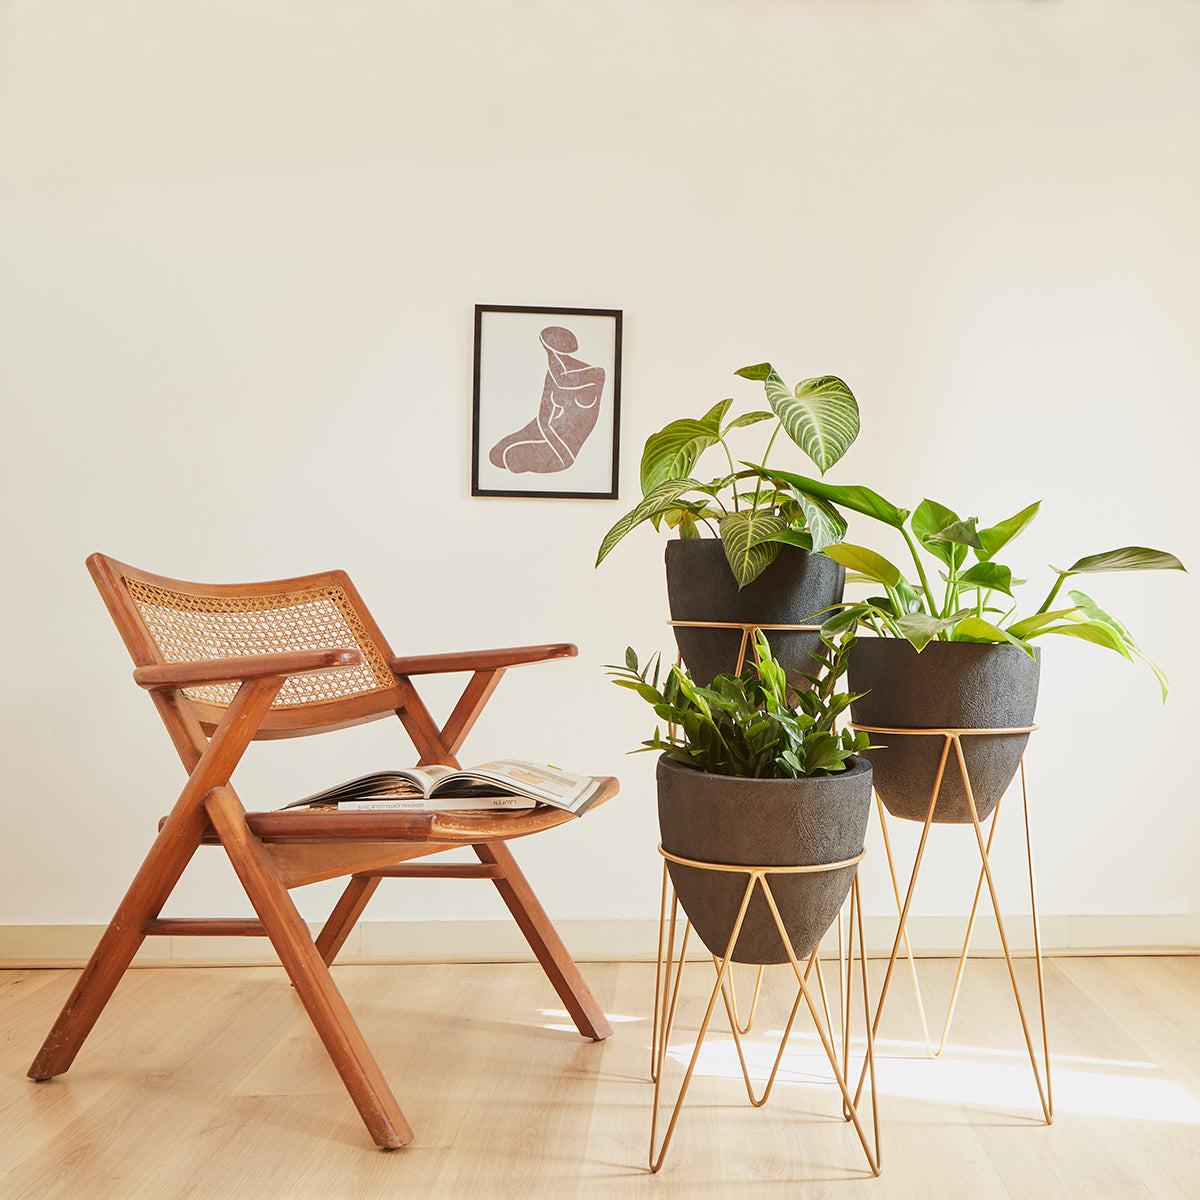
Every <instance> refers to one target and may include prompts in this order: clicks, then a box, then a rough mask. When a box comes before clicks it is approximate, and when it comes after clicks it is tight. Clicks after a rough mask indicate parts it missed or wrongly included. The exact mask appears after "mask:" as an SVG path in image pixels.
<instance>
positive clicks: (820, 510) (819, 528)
mask: <svg viewBox="0 0 1200 1200" xmlns="http://www.w3.org/2000/svg"><path fill="white" fill-rule="evenodd" d="M796 499H797V501H798V503H799V505H800V507H801V508H802V509H803V510H804V520H805V524H806V525H807V526H808V530H809V533H810V534H811V535H812V548H813V549H814V550H824V549H825V547H826V546H832V545H833V544H834V543H835V542H840V541H841V540H842V538H844V537H845V536H846V520H845V518H844V517H843V516H842V514H841V513H839V512H838V510H837V509H836V508H834V507H833V505H832V504H830V503H829V502H828V501H825V500H819V499H817V497H816V496H806V495H805V494H804V493H803V492H797V493H796Z"/></svg>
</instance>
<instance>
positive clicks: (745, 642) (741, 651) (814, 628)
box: [667, 621, 821, 675]
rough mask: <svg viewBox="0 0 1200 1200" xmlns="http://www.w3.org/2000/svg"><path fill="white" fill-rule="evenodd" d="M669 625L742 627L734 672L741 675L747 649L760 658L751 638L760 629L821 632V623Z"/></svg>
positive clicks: (684, 625) (682, 624)
mask: <svg viewBox="0 0 1200 1200" xmlns="http://www.w3.org/2000/svg"><path fill="white" fill-rule="evenodd" d="M667 624H668V625H672V626H675V625H678V626H680V627H681V628H684V629H740V630H741V631H742V644H741V646H739V647H738V656H737V666H736V667H734V669H733V674H735V675H740V674H741V673H742V668H743V667H744V666H745V665H746V651H747V650H748V649H749V650H753V651H754V657H755V659H756V660H757V659H758V650H757V648H756V647H755V645H754V642H753V640H752V639H751V634H754V633H758V632H760V631H762V632H766V631H768V630H775V629H782V630H784V631H785V632H787V633H820V632H821V626H820V625H769V624H768V625H764V624H762V623H761V622H759V621H668V622H667ZM675 661H676V663H679V662H682V661H683V655H682V652H681V653H680V654H679V655H677V656H676V658H675Z"/></svg>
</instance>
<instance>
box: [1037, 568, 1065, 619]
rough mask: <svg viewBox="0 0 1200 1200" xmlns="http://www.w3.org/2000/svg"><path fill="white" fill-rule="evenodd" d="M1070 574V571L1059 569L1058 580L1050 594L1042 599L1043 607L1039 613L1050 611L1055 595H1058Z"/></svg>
mask: <svg viewBox="0 0 1200 1200" xmlns="http://www.w3.org/2000/svg"><path fill="white" fill-rule="evenodd" d="M1069 574H1070V572H1069V571H1059V573H1058V581H1057V582H1056V583H1055V585H1054V586H1053V587H1052V588H1051V589H1050V595H1048V596H1047V597H1046V599H1045V600H1043V601H1042V607H1041V608H1039V609H1038V613H1044V612H1049V611H1050V605H1051V604H1053V603H1054V597H1055V596H1057V595H1058V590H1059V588H1061V587H1062V585H1063V584H1064V583H1065V582H1066V578H1067V576H1068V575H1069ZM1034 615H1035V616H1036V615H1037V613H1035V614H1034Z"/></svg>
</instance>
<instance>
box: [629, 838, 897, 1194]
mask: <svg viewBox="0 0 1200 1200" xmlns="http://www.w3.org/2000/svg"><path fill="white" fill-rule="evenodd" d="M859 857H860V858H861V855H860V856H859ZM681 861H686V860H681ZM853 861H855V862H857V859H856V860H853ZM689 865H692V866H698V867H701V868H702V869H704V867H705V866H706V864H701V863H690V864H689ZM834 865H835V866H836V865H838V864H834ZM708 867H709V869H714V870H726V871H728V870H741V871H744V872H745V874H746V875H747V876H748V878H747V881H746V889H745V891H744V893H743V895H742V899H741V905H740V907H739V909H738V914H737V918H736V920H735V921H734V924H733V929H732V932H731V933H730V935H729V941H728V943H727V945H726V947H725V951H724V954H723V955H722V956H721V957H720V959H717V958H716V957H715V956H714V966H715V968H716V980H715V982H714V984H713V988H712V992H711V994H710V996H709V1000H708V1005H707V1007H706V1009H705V1012H704V1018H703V1020H702V1021H701V1024H700V1029H699V1032H698V1033H697V1035H696V1043H695V1046H694V1047H693V1049H692V1054H691V1057H690V1059H689V1061H688V1065H687V1067H686V1069H685V1071H684V1076H683V1081H682V1083H681V1084H680V1087H679V1092H678V1095H677V1097H676V1100H675V1103H674V1106H673V1108H672V1111H671V1115H670V1119H669V1122H668V1124H667V1127H666V1130H665V1132H664V1134H663V1137H662V1141H661V1144H660V1143H659V1140H658V1129H659V1119H660V1108H661V1093H662V1084H663V1072H664V1067H665V1063H666V1052H667V1046H668V1043H669V1041H670V1035H671V1029H672V1025H673V1023H674V1018H675V1011H676V1005H677V1001H678V996H679V987H680V980H681V978H682V973H683V965H684V958H685V954H686V945H687V935H688V933H689V932H690V928H691V925H690V922H689V923H687V925H686V927H685V930H684V934H683V939H682V944H681V948H680V952H679V957H678V960H676V959H675V940H676V928H677V920H676V916H677V903H678V901H677V899H676V898H675V896H674V889H671V894H672V899H671V904H670V906H669V907H670V916H669V917H668V904H667V899H666V894H667V889H668V887H669V877H665V878H664V886H663V903H662V907H661V909H660V935H659V964H658V971H657V973H656V981H655V1023H654V1033H653V1041H654V1046H653V1050H652V1056H653V1069H652V1078H653V1080H654V1110H653V1113H652V1117H651V1125H650V1155H649V1165H650V1170H651V1171H652V1172H657V1171H658V1170H659V1169H660V1168H661V1166H662V1164H663V1160H664V1159H665V1157H666V1154H667V1149H668V1147H669V1146H670V1143H671V1139H672V1137H673V1135H674V1132H675V1127H676V1124H677V1122H678V1120H679V1114H680V1112H681V1110H682V1108H683V1102H684V1099H685V1098H686V1096H687V1092H688V1088H689V1086H690V1084H691V1081H692V1076H693V1074H694V1073H695V1069H696V1064H697V1062H698V1061H699V1058H700V1051H701V1049H702V1046H703V1043H704V1038H705V1037H706V1036H707V1034H708V1030H709V1026H710V1024H711V1022H712V1017H713V1012H714V1010H715V1008H716V1004H717V999H718V997H720V998H722V999H723V1001H724V1004H725V1010H726V1015H727V1016H728V1017H729V1022H730V1029H731V1031H732V1033H733V1037H734V1043H735V1045H736V1047H737V1053H738V1060H739V1062H740V1064H741V1069H742V1076H743V1080H744V1082H745V1084H746V1090H747V1094H748V1095H749V1098H750V1103H751V1104H752V1105H754V1107H756V1108H757V1107H761V1106H762V1105H763V1104H765V1103H766V1102H767V1100H768V1098H769V1097H770V1094H771V1089H772V1088H773V1086H774V1084H775V1080H776V1078H777V1076H778V1072H779V1067H780V1064H781V1063H782V1061H783V1054H784V1051H785V1050H786V1048H787V1044H788V1040H789V1038H790V1036H791V1032H792V1027H793V1025H794V1023H795V1020H796V1016H797V1014H798V1013H799V1010H800V1006H801V1004H802V1003H803V1004H805V1005H806V1006H807V1008H808V1011H809V1014H810V1016H811V1017H812V1020H813V1025H814V1027H815V1028H816V1031H817V1036H818V1038H819V1039H820V1042H821V1045H822V1048H823V1049H824V1051H825V1055H826V1058H827V1059H828V1060H829V1065H830V1068H831V1069H832V1071H833V1075H834V1078H835V1080H836V1081H837V1084H838V1089H839V1091H840V1093H841V1109H842V1116H843V1119H845V1120H847V1121H849V1122H852V1123H853V1125H854V1128H855V1132H856V1133H857V1135H858V1139H859V1142H860V1144H861V1145H862V1148H863V1153H864V1154H865V1155H866V1158H867V1163H868V1165H869V1166H870V1168H871V1172H872V1174H873V1175H878V1174H879V1170H880V1142H879V1116H878V1103H877V1099H876V1088H875V1058H874V1044H873V1039H872V1032H871V1013H870V996H869V993H868V988H867V973H866V944H865V941H864V938H863V927H862V907H861V903H860V901H859V892H858V877H857V874H856V875H855V878H854V880H853V882H852V884H851V899H850V921H851V926H852V932H851V937H849V938H847V960H846V961H847V970H846V975H845V983H844V985H843V987H842V992H843V996H842V997H840V1007H839V1016H840V1015H841V1013H843V1012H844V1013H845V1014H846V1018H847V1019H846V1020H844V1021H842V1022H840V1023H841V1025H842V1029H841V1030H840V1031H839V1032H840V1036H841V1041H842V1046H841V1051H842V1061H841V1064H840V1066H839V1062H838V1053H837V1050H838V1047H837V1044H836V1041H837V1038H836V1036H835V1034H834V1030H833V1026H832V1023H831V1022H830V1020H829V1005H828V1000H827V997H826V992H825V985H824V982H823V980H822V978H821V966H820V961H819V959H818V952H817V951H816V950H814V951H813V953H812V955H810V956H809V958H808V960H807V962H806V964H805V965H803V966H802V965H801V963H800V962H799V961H798V960H797V958H796V955H795V952H794V950H793V948H792V945H791V942H790V940H789V938H788V936H787V933H786V928H785V926H784V922H783V918H782V917H781V915H780V913H779V909H778V906H777V905H776V903H775V897H774V895H773V893H772V891H771V887H770V884H769V882H768V880H767V878H766V876H767V875H768V873H771V872H772V868H750V867H747V868H730V867H724V866H718V865H716V864H708ZM790 869H791V870H795V869H797V868H790ZM798 869H801V870H803V869H806V868H798ZM807 869H813V868H807ZM665 870H666V867H665V864H664V871H665ZM773 870H774V871H780V870H783V871H787V870H789V868H774V869H773ZM755 887H760V888H761V889H762V892H763V895H764V896H765V898H766V900H767V904H768V905H769V907H770V910H771V914H772V917H773V919H774V921H775V926H776V929H777V931H778V932H779V936H780V938H781V939H782V941H783V944H784V946H785V948H786V950H787V955H788V959H789V961H790V963H791V966H792V970H793V973H794V975H795V977H796V982H797V985H798V991H797V995H796V1000H795V1002H794V1004H793V1005H792V1010H791V1014H790V1015H789V1017H788V1021H787V1025H786V1027H785V1029H784V1032H783V1036H782V1038H781V1040H780V1044H779V1049H778V1051H777V1052H776V1055H775V1061H774V1064H773V1065H772V1068H771V1072H770V1075H769V1077H768V1079H767V1082H766V1085H765V1087H764V1090H763V1093H762V1096H761V1097H756V1096H755V1095H754V1087H753V1083H752V1081H751V1079H750V1072H749V1068H748V1066H747V1063H746V1058H745V1053H744V1050H743V1046H742V1036H743V1033H744V1032H745V1031H744V1030H742V1029H741V1024H740V1021H739V1020H738V1017H737V1012H736V1008H735V1002H734V999H733V995H732V992H731V990H730V988H729V986H728V984H729V979H730V969H731V964H732V960H733V952H734V947H735V946H736V945H737V940H738V936H739V935H740V933H741V930H742V926H743V924H744V922H745V919H746V913H747V911H748V909H749V907H750V901H751V898H752V896H753V894H754V889H755ZM839 920H840V918H839ZM856 920H857V935H858V956H859V968H860V975H861V988H862V997H863V1022H864V1028H865V1031H866V1052H865V1056H864V1060H863V1079H864V1080H865V1078H866V1077H867V1075H868V1073H869V1076H870V1081H871V1127H872V1138H870V1139H869V1138H868V1135H867V1131H866V1129H865V1128H864V1126H863V1122H862V1119H861V1118H860V1116H859V1113H858V1110H857V1107H856V1103H857V1101H856V1099H855V1098H852V1097H851V1095H850V1089H849V1083H848V1080H849V1078H850V1056H849V1052H850V1043H849V1019H848V1017H849V1013H850V1004H851V999H850V992H851V982H852V978H853V974H852V970H851V967H852V956H853V949H852V945H851V942H852V937H853V927H854V925H855V922H856ZM664 929H665V931H666V932H665V935H664V932H663V931H664ZM841 968H842V958H841V944H840V926H839V949H838V969H839V976H840V975H841ZM814 972H815V974H816V977H817V982H818V988H819V991H820V994H821V1004H820V1006H819V1007H818V1005H817V1003H816V1002H815V1001H814V999H813V997H812V994H811V991H810V989H809V986H808V980H809V977H810V974H812V973H814ZM672 976H673V977H674V984H673V986H672ZM748 1028H749V1026H748V1025H747V1029H748ZM861 1086H862V1083H861V1082H860V1090H861Z"/></svg>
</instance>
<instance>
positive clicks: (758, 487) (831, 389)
mask: <svg viewBox="0 0 1200 1200" xmlns="http://www.w3.org/2000/svg"><path fill="white" fill-rule="evenodd" d="M735 374H737V375H739V376H741V377H742V378H743V379H752V380H759V381H761V382H762V384H763V387H764V389H765V391H766V396H767V402H768V404H769V405H770V406H771V411H770V412H762V411H756V412H748V413H743V414H742V415H741V416H737V417H732V418H729V410H730V407H731V405H732V404H733V400H732V399H727V400H722V401H721V402H720V403H718V404H715V405H714V406H713V407H712V408H710V409H709V410H708V412H707V413H705V414H704V416H702V417H700V418H698V419H696V420H692V419H684V420H679V421H672V422H671V423H670V424H669V425H667V426H665V427H664V428H663V429H660V430H659V431H658V432H657V433H654V434H651V435H650V437H649V438H647V439H646V445H645V448H644V449H643V451H642V463H641V486H642V496H643V498H642V500H641V501H640V502H639V503H638V504H637V506H636V507H635V508H633V509H632V511H630V512H628V513H626V514H625V516H623V517H622V518H621V519H620V520H619V521H618V522H617V523H616V524H615V525H614V526H613V527H612V528H611V529H610V530H609V531H608V533H606V534H605V535H604V540H603V541H602V542H601V543H600V550H599V553H598V554H597V557H596V565H597V566H599V565H600V563H601V562H603V561H604V559H605V557H606V556H607V555H608V553H609V552H610V551H611V550H612V548H613V547H614V546H615V545H616V544H617V543H618V542H619V541H620V540H621V539H622V538H623V537H624V536H625V535H626V534H627V533H628V532H629V531H630V530H631V529H634V528H636V527H637V526H638V525H641V524H642V523H643V522H645V521H649V522H651V523H652V524H653V525H654V527H655V528H656V529H658V528H660V527H661V526H662V525H664V524H665V525H666V526H667V527H668V528H673V529H678V531H679V536H680V537H683V538H698V537H700V536H701V530H702V529H707V530H709V531H710V532H711V533H713V534H715V535H716V536H718V537H719V538H720V539H721V542H722V544H723V545H724V548H725V557H726V559H727V561H728V563H729V568H730V570H731V571H732V572H733V575H734V578H735V579H736V580H737V582H738V586H739V587H745V586H746V584H747V583H750V582H751V581H752V580H754V579H756V578H757V577H758V576H759V575H760V574H761V573H762V572H763V571H764V570H765V569H766V567H767V566H768V565H769V564H770V563H771V562H772V561H773V560H774V558H775V556H776V555H777V554H778V553H779V548H780V546H782V545H792V546H801V547H803V548H804V549H807V550H812V549H818V550H819V549H820V548H821V545H823V544H824V543H825V542H827V541H828V540H829V530H828V520H829V516H828V506H826V505H823V504H820V503H819V502H817V501H816V500H814V499H813V498H811V497H810V495H809V494H808V493H807V492H806V491H804V490H797V489H796V488H795V487H793V486H791V485H789V484H788V483H787V482H785V481H784V478H783V477H782V476H781V475H780V474H779V473H778V472H775V471H773V470H771V469H768V468H767V467H766V466H765V465H758V466H755V467H751V466H749V465H747V464H746V463H741V464H740V465H739V464H735V461H734V455H733V450H732V449H731V446H730V442H729V435H730V434H732V433H733V432H734V430H737V429H744V428H747V427H749V426H751V425H758V424H760V423H761V422H763V421H772V420H774V421H775V426H774V428H773V429H772V430H771V432H770V436H769V439H768V441H767V446H766V450H765V451H764V453H763V455H762V459H763V464H765V462H766V460H767V459H768V458H769V457H770V454H771V451H772V449H773V448H774V446H775V444H776V442H777V441H778V440H779V439H780V434H783V435H784V440H785V441H790V442H791V443H792V444H793V445H795V446H797V447H799V449H800V450H802V451H803V452H804V453H805V454H806V455H807V456H808V458H809V459H810V460H811V461H812V462H813V464H814V465H815V466H816V467H817V469H818V471H820V473H821V474H822V475H824V473H825V472H826V471H827V470H829V468H830V467H832V466H833V465H834V463H836V462H837V461H838V460H839V459H840V458H841V457H842V455H844V454H845V453H846V451H847V450H849V448H850V446H851V444H852V443H853V442H854V439H855V438H856V437H857V436H858V403H857V402H856V400H855V399H854V395H853V393H852V392H851V391H850V389H849V387H847V386H846V384H845V383H844V382H843V381H842V380H841V379H839V378H837V376H835V375H821V376H818V377H816V378H813V379H805V380H803V381H802V382H801V383H799V384H797V385H796V387H795V389H789V388H788V386H787V385H786V384H785V383H784V382H783V380H782V379H781V378H780V376H779V374H778V373H777V372H776V370H775V369H774V367H772V366H771V364H770V363H758V364H757V365H755V366H751V367H742V369H741V370H740V371H736V372H735ZM727 418H728V419H727ZM716 446H719V447H720V448H721V453H722V454H723V455H724V463H723V466H725V467H727V468H728V470H726V471H724V472H723V473H722V474H720V475H718V476H717V477H716V478H715V479H711V480H709V481H707V482H704V481H702V480H699V479H696V478H694V477H693V475H692V471H693V469H694V468H695V466H696V463H697V461H698V460H699V459H700V456H701V455H702V454H704V452H705V451H706V450H709V449H711V448H713V447H716ZM751 483H752V486H751ZM835 516H836V514H835ZM842 529H843V531H844V529H845V525H844V523H843V525H842Z"/></svg>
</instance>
